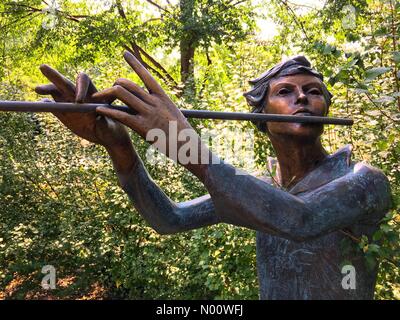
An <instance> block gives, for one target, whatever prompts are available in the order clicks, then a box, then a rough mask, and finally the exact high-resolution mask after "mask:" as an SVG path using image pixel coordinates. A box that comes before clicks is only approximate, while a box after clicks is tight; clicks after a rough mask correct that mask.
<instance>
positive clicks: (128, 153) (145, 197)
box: [108, 146, 220, 234]
mask: <svg viewBox="0 0 400 320" xmlns="http://www.w3.org/2000/svg"><path fill="white" fill-rule="evenodd" d="M108 152H109V154H110V156H111V159H112V161H113V164H114V169H115V171H116V173H117V176H118V179H119V184H120V185H121V187H122V189H123V190H124V191H125V193H126V194H127V195H128V196H129V198H130V199H131V200H132V202H133V205H134V207H135V208H136V209H137V211H138V212H139V214H140V215H141V216H142V217H143V218H144V219H145V220H146V221H147V223H148V224H149V225H150V226H151V227H152V228H153V229H154V230H156V231H157V232H158V233H160V234H173V233H177V232H183V231H187V230H191V229H196V228H201V227H205V226H209V225H213V224H216V223H218V222H220V220H219V218H218V217H217V216H216V215H215V209H214V205H213V202H212V201H211V199H210V196H209V195H206V196H203V197H200V198H197V199H194V200H191V201H186V202H181V203H175V202H174V201H172V200H171V199H170V198H169V197H168V196H167V195H166V194H165V193H164V192H163V191H162V190H161V189H160V187H159V186H158V185H157V184H156V183H155V182H154V181H153V179H152V178H151V177H150V175H149V173H148V172H147V170H146V168H145V166H144V165H143V162H142V161H141V159H140V157H139V155H138V154H137V153H136V151H135V150H134V148H133V146H130V148H127V147H125V148H123V149H121V150H115V149H108ZM127 159H130V160H129V161H127ZM128 163H129V165H128Z"/></svg>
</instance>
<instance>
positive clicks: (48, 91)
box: [35, 83, 60, 96]
mask: <svg viewBox="0 0 400 320" xmlns="http://www.w3.org/2000/svg"><path fill="white" fill-rule="evenodd" d="M35 92H36V93H37V94H40V95H42V96H46V95H53V94H60V92H59V91H58V89H57V87H56V86H55V85H54V84H52V83H51V84H44V85H41V86H37V87H36V88H35Z"/></svg>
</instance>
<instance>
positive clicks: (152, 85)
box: [124, 51, 165, 94]
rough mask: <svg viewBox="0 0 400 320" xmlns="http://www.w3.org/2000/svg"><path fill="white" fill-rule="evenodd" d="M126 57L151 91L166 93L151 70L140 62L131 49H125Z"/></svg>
mask: <svg viewBox="0 0 400 320" xmlns="http://www.w3.org/2000/svg"><path fill="white" fill-rule="evenodd" d="M124 58H125V60H126V62H128V64H129V65H130V66H131V67H132V69H133V70H134V71H135V72H136V73H137V75H138V76H139V78H140V79H142V81H143V83H144V85H145V86H146V88H147V90H149V92H150V93H157V94H165V93H164V90H163V89H162V88H161V86H160V85H159V83H158V82H157V81H156V80H155V79H154V78H153V76H152V75H151V74H150V72H149V71H148V70H147V69H146V68H145V67H144V66H143V65H142V64H141V63H140V62H139V60H138V59H136V57H135V56H134V55H133V54H132V53H130V52H129V51H125V53H124Z"/></svg>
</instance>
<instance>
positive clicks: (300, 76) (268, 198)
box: [36, 52, 391, 299]
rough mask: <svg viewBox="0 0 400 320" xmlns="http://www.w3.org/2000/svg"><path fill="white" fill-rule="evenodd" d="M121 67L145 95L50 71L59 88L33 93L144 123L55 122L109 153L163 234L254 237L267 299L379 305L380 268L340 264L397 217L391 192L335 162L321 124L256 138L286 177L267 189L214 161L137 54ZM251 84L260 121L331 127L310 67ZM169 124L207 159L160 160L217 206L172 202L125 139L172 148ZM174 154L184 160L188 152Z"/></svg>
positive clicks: (382, 180) (113, 119)
mask: <svg viewBox="0 0 400 320" xmlns="http://www.w3.org/2000/svg"><path fill="white" fill-rule="evenodd" d="M124 57H125V59H126V61H127V62H128V63H129V64H130V65H131V67H132V68H133V69H134V71H135V72H136V73H137V74H138V75H139V77H140V78H141V79H142V80H143V82H144V84H145V86H146V88H147V90H145V89H143V88H141V87H140V86H139V85H137V84H135V83H133V82H131V81H129V80H126V79H119V80H117V81H116V83H115V86H113V87H112V88H109V89H106V90H104V91H101V92H97V91H96V89H95V87H94V86H93V84H92V82H91V81H90V79H89V78H88V76H86V75H85V74H80V75H79V77H78V80H77V85H76V87H75V85H74V84H73V83H72V82H71V81H69V80H67V79H66V78H65V77H63V76H62V75H60V74H59V73H58V72H57V71H55V70H53V69H51V68H50V67H48V66H42V67H41V70H42V72H43V73H44V75H45V76H46V77H47V78H48V79H49V80H50V81H51V82H52V84H50V85H47V86H41V87H38V88H37V89H36V91H37V92H38V93H39V94H50V95H52V96H53V98H54V99H55V100H56V101H66V102H74V101H78V102H104V103H111V102H112V101H114V100H115V99H118V100H120V101H122V102H124V103H125V104H126V105H128V106H129V107H130V108H132V109H133V110H134V111H135V112H137V114H136V115H131V114H127V113H125V112H121V111H118V110H111V109H108V108H98V109H97V114H95V113H91V114H86V115H84V116H82V115H80V114H72V113H71V114H70V113H55V115H56V116H57V117H58V118H59V119H60V120H61V121H62V122H63V123H64V124H65V125H66V126H67V127H68V128H69V129H70V130H72V131H73V132H74V133H76V134H77V135H79V136H81V137H82V138H85V139H87V140H89V141H92V142H94V143H98V144H101V145H103V146H104V147H105V148H106V149H107V151H108V153H109V154H110V157H111V159H112V161H113V164H114V168H115V171H116V173H117V176H118V178H119V182H120V184H121V186H122V188H123V189H124V190H125V192H126V193H127V194H128V195H129V197H130V198H131V199H132V201H133V204H134V206H135V207H136V209H137V211H138V212H139V213H140V214H141V215H142V216H143V217H144V218H145V219H146V220H147V222H148V223H149V224H150V226H152V227H153V228H154V229H155V230H156V231H157V232H159V233H161V234H171V233H177V232H182V231H186V230H191V229H194V228H200V227H204V226H209V225H213V224H216V223H221V222H222V223H230V224H233V225H237V226H244V227H248V228H251V229H254V230H256V231H257V265H258V266H257V267H258V277H259V285H260V298H261V299H372V298H373V294H374V286H375V280H376V273H377V268H376V267H375V268H374V269H373V270H371V269H369V268H368V267H367V266H366V264H365V261H364V260H365V259H364V257H363V253H362V252H357V254H354V253H353V254H351V255H348V254H347V255H346V254H344V253H342V252H341V248H340V244H341V241H342V239H344V238H346V237H347V235H348V234H351V235H353V236H354V237H360V236H361V235H367V236H369V237H370V236H371V235H372V234H373V232H374V231H375V230H376V229H377V227H378V224H379V222H380V220H381V219H382V217H383V216H384V215H385V213H386V212H387V211H388V210H389V209H390V206H391V201H390V187H389V183H388V180H387V178H386V177H385V176H384V175H383V173H382V172H381V171H379V170H377V169H375V168H373V167H371V166H369V165H367V164H364V163H354V162H352V160H351V148H350V147H349V146H346V147H344V148H342V149H340V150H339V151H337V152H336V153H335V154H332V155H328V154H327V152H326V151H325V150H324V148H323V146H322V144H321V141H320V136H321V134H322V133H323V125H322V124H301V123H276V122H268V123H267V124H265V123H257V126H258V127H259V128H260V129H261V130H263V131H265V132H266V133H267V135H268V137H269V139H270V141H271V143H272V145H273V147H274V149H275V152H276V156H277V161H278V167H279V168H278V170H277V173H278V174H277V177H276V178H275V179H273V180H272V179H271V181H270V182H269V183H268V182H266V181H264V180H261V179H259V178H257V177H254V176H252V175H249V174H244V175H237V174H236V169H235V168H234V167H233V166H231V165H229V164H227V163H224V162H223V161H220V160H219V159H218V157H217V156H216V155H215V154H213V153H212V152H211V151H209V150H208V148H207V146H206V145H204V144H203V143H202V141H201V140H200V138H199V137H198V136H197V134H196V132H195V131H194V130H193V128H192V127H191V126H190V124H189V123H188V121H187V120H186V118H185V117H184V116H183V115H182V113H181V112H180V111H179V110H178V109H177V107H176V106H175V105H174V103H173V102H172V101H171V100H170V99H169V98H168V96H167V95H166V94H165V92H164V91H163V89H162V88H161V86H160V85H159V84H158V83H157V82H156V81H155V80H154V78H153V77H152V76H151V75H150V73H149V72H148V71H147V70H146V69H145V68H144V67H143V66H142V65H141V64H140V62H139V61H138V60H137V59H136V58H135V57H134V56H133V55H132V54H130V53H128V52H126V53H125V55H124ZM252 84H253V89H252V90H251V91H249V92H248V93H246V94H245V96H246V99H247V101H248V102H249V104H250V105H251V106H252V107H253V112H261V113H263V112H264V113H272V114H284V115H296V116H299V117H300V116H304V115H306V116H310V115H311V116H326V115H327V112H328V107H329V105H330V99H331V95H330V93H329V92H328V90H327V89H326V87H325V85H324V83H323V78H322V75H321V74H319V73H318V72H316V71H315V70H313V69H312V68H311V66H310V64H309V62H308V61H307V59H306V58H304V57H295V58H293V59H290V60H288V61H286V62H282V63H280V64H278V65H277V66H275V67H274V68H272V69H271V70H269V71H267V72H266V73H265V74H263V75H262V76H261V77H260V78H258V79H256V80H255V81H253V82H252ZM170 121H175V123H176V126H177V130H178V132H181V131H182V130H186V131H187V132H189V133H190V134H191V136H192V137H195V138H194V139H191V142H190V143H191V145H190V147H191V149H190V150H196V151H199V152H198V153H196V154H198V155H202V156H204V154H205V155H206V159H205V158H204V157H203V158H201V159H197V160H202V161H191V162H189V163H182V161H180V159H179V157H176V152H175V151H174V150H170V149H169V148H164V149H162V150H161V151H162V152H164V153H165V154H166V155H167V156H169V157H171V158H173V159H174V160H176V161H178V162H179V163H181V164H182V165H183V166H184V167H185V168H187V169H188V170H189V171H190V172H192V173H193V174H194V175H195V176H196V177H197V178H198V179H200V181H202V182H203V184H204V185H205V186H206V188H207V190H208V192H209V195H206V196H203V197H201V198H198V199H194V200H192V201H188V202H184V203H175V202H173V201H171V200H170V199H169V198H168V197H167V196H166V195H165V193H164V192H163V191H162V190H161V189H160V188H159V187H158V186H157V185H156V184H155V183H154V181H153V180H152V179H151V177H150V176H149V174H148V172H147V171H146V169H145V167H144V165H143V163H142V161H141V159H140V158H139V156H138V154H137V153H136V151H135V149H134V147H133V145H132V143H131V141H130V139H129V136H128V134H127V131H126V129H125V127H124V125H125V126H126V127H129V128H131V129H133V130H134V131H136V132H137V133H138V134H139V135H141V136H142V137H143V138H145V137H146V135H147V133H148V132H149V131H150V130H152V129H156V128H158V129H161V130H163V131H164V132H165V133H166V134H167V136H168V134H169V123H170ZM196 137H197V138H196ZM172 138H173V137H172ZM176 143H177V147H178V150H179V148H180V147H182V146H183V145H184V144H185V142H182V141H176ZM199 157H200V156H199ZM204 160H207V161H204ZM215 160H217V161H215ZM343 261H350V262H351V265H352V266H353V267H354V270H355V272H356V274H355V276H356V284H355V286H354V288H353V287H352V288H346V287H343V286H342V279H343V277H344V275H343V274H342V272H341V271H342V269H341V267H342V263H343Z"/></svg>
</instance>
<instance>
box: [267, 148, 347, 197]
mask: <svg viewBox="0 0 400 320" xmlns="http://www.w3.org/2000/svg"><path fill="white" fill-rule="evenodd" d="M351 154H352V146H351V145H346V146H344V147H342V148H340V149H339V150H338V151H336V152H335V153H334V154H331V155H329V156H327V157H326V158H325V159H324V160H323V161H322V162H321V164H320V165H319V166H318V167H316V168H315V169H314V170H313V171H311V172H310V173H308V174H307V175H306V176H305V177H304V178H303V179H301V180H300V181H299V182H298V183H296V184H295V185H294V186H293V187H291V188H290V189H289V190H288V192H290V193H291V194H299V193H302V192H306V191H309V190H314V189H317V188H318V187H320V186H323V185H325V184H327V183H329V182H331V181H332V180H335V179H337V178H339V177H341V176H343V175H345V174H346V173H347V172H348V170H349V168H350V166H351ZM268 164H269V169H270V172H274V171H275V172H276V176H277V177H279V176H280V174H279V164H278V162H277V161H276V160H275V159H268ZM274 169H275V170H274ZM278 182H279V181H278Z"/></svg>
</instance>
